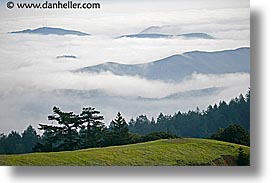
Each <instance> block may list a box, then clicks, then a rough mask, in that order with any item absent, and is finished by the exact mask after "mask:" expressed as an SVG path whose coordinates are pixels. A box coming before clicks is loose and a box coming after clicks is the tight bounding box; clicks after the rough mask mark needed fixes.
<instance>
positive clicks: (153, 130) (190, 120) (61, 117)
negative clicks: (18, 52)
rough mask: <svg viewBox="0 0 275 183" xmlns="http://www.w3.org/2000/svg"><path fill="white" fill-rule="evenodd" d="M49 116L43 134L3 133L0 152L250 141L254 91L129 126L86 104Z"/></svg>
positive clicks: (141, 118) (141, 119)
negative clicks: (190, 139) (156, 142)
mask: <svg viewBox="0 0 275 183" xmlns="http://www.w3.org/2000/svg"><path fill="white" fill-rule="evenodd" d="M48 120H49V121H50V122H51V124H50V125H49V124H39V128H38V129H39V130H42V131H43V134H42V135H41V136H40V135H37V133H36V131H35V129H34V128H33V127H32V126H29V127H28V128H27V129H26V130H25V131H24V132H23V133H22V134H19V133H17V132H15V131H12V132H11V133H10V134H8V135H5V134H0V154H20V153H29V152H33V151H35V152H51V151H63V150H77V149H84V148H92V147H105V146H112V145H123V144H131V143H138V142H145V141H151V140H157V139H167V138H177V137H200V138H209V137H211V138H213V139H217V140H222V141H228V142H233V143H239V144H244V145H249V141H250V140H249V126H250V91H248V93H247V94H246V96H245V97H244V96H243V95H240V96H239V97H236V98H234V99H232V100H231V101H230V102H229V103H228V104H227V103H226V102H224V101H223V102H220V103H219V105H216V104H215V105H213V106H211V105H210V106H209V107H208V108H207V110H205V111H200V110H199V109H198V108H197V109H196V110H195V111H189V112H186V113H181V112H178V113H175V114H174V115H173V116H171V115H163V114H162V113H160V115H159V116H158V118H157V120H155V119H154V118H152V120H149V119H148V118H147V116H146V115H140V116H138V117H137V118H136V119H135V120H134V119H131V120H130V122H129V124H127V123H126V121H125V119H124V118H123V117H122V115H121V113H118V114H117V116H116V118H115V119H114V120H112V122H111V123H110V125H109V127H107V126H106V125H105V124H104V123H103V120H104V117H103V116H102V115H100V112H99V111H97V110H96V109H95V108H92V107H87V108H83V109H82V111H81V113H80V114H75V113H73V112H63V111H61V110H60V109H59V108H58V107H54V108H53V114H52V115H49V116H48ZM231 124H234V125H231ZM226 127H227V128H226ZM173 134H174V135H173Z"/></svg>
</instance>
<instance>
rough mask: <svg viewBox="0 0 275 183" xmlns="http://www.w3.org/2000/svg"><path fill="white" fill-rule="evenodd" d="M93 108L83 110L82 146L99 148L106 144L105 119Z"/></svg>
mask: <svg viewBox="0 0 275 183" xmlns="http://www.w3.org/2000/svg"><path fill="white" fill-rule="evenodd" d="M99 114H100V112H99V111H97V110H95V108H92V107H86V108H83V109H82V112H81V114H80V119H81V121H82V144H83V146H84V147H99V146H102V145H103V144H104V142H103V141H104V132H105V130H106V126H105V125H104V123H103V122H102V120H104V117H103V116H101V115H99Z"/></svg>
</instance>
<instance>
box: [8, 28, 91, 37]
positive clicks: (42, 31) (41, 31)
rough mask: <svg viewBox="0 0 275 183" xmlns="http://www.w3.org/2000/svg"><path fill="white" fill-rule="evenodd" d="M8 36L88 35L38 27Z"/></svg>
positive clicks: (73, 31)
mask: <svg viewBox="0 0 275 183" xmlns="http://www.w3.org/2000/svg"><path fill="white" fill-rule="evenodd" d="M9 33H10V34H39V35H76V36H88V35H90V34H88V33H84V32H80V31H76V30H68V29H62V28H54V27H40V28H37V29H33V30H32V29H25V30H22V31H15V32H9Z"/></svg>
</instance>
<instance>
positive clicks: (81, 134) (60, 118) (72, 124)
mask: <svg viewBox="0 0 275 183" xmlns="http://www.w3.org/2000/svg"><path fill="white" fill-rule="evenodd" d="M103 119H104V117H103V116H102V115H100V112H99V111H97V110H96V109H95V108H92V107H87V108H83V109H82V112H81V113H80V114H79V115H77V114H74V113H73V112H63V111H61V110H60V109H59V108H57V107H54V108H53V115H50V116H48V120H50V121H52V124H51V125H46V124H39V126H40V127H39V130H43V132H44V133H43V135H42V139H43V142H41V143H38V144H37V145H36V146H35V148H34V150H35V151H62V150H76V149H83V148H91V147H104V146H110V145H122V144H128V143H130V142H131V141H130V140H131V139H130V134H129V132H128V125H127V123H126V121H125V119H124V118H123V117H122V115H121V113H118V114H117V116H116V118H115V119H114V120H113V121H112V122H111V123H110V126H109V128H107V127H106V126H105V124H104V123H103Z"/></svg>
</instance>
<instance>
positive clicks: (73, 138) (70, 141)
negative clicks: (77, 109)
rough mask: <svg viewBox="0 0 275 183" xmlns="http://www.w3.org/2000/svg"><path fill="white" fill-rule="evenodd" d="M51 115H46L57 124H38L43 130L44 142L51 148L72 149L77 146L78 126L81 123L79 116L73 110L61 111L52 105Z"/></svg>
mask: <svg viewBox="0 0 275 183" xmlns="http://www.w3.org/2000/svg"><path fill="white" fill-rule="evenodd" d="M53 113H54V114H53V115H49V116H48V120H49V121H53V122H57V123H58V125H56V126H54V125H43V124H39V126H40V127H39V129H40V130H44V133H45V134H44V135H45V137H46V138H45V144H46V145H47V146H51V147H52V149H53V150H57V151H59V150H74V149H78V148H79V141H80V139H79V138H78V131H77V130H78V128H79V127H80V125H81V121H80V120H79V116H78V115H75V114H74V113H73V112H63V111H61V110H60V109H59V108H58V107H53Z"/></svg>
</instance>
